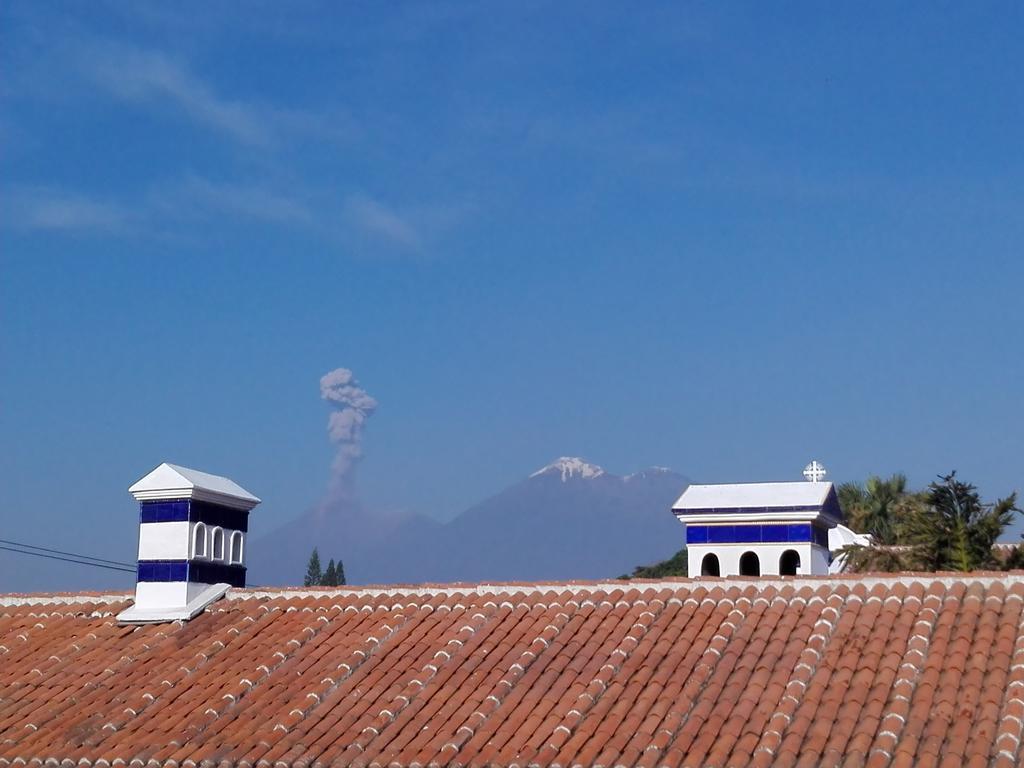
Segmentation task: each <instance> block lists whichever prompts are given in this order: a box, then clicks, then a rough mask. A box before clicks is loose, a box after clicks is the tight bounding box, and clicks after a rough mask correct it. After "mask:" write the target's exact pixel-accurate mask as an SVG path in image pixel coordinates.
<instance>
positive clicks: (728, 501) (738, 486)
mask: <svg viewBox="0 0 1024 768" xmlns="http://www.w3.org/2000/svg"><path fill="white" fill-rule="evenodd" d="M831 490H832V483H808V482H806V481H804V482H794V483H723V484H720V485H691V486H689V487H688V488H687V489H686V490H685V491H683V495H682V496H680V497H679V500H678V501H677V502H676V503H675V504H674V505H673V506H672V508H673V509H676V510H687V509H740V508H747V507H769V508H771V507H810V506H821V505H823V504H824V503H825V500H826V499H827V498H828V494H829V491H831Z"/></svg>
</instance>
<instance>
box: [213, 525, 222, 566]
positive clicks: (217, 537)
mask: <svg viewBox="0 0 1024 768" xmlns="http://www.w3.org/2000/svg"><path fill="white" fill-rule="evenodd" d="M210 549H211V550H212V551H211V552H210V559H211V560H223V559H224V529H223V528H219V527H218V528H214V529H213V546H212V547H211V548H210Z"/></svg>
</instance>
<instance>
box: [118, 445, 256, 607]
mask: <svg viewBox="0 0 1024 768" xmlns="http://www.w3.org/2000/svg"><path fill="white" fill-rule="evenodd" d="M128 492H129V493H131V494H132V495H133V496H134V497H135V498H136V500H137V501H138V502H139V567H138V579H137V581H136V585H135V604H134V605H133V606H132V607H131V608H128V609H127V610H125V611H123V612H122V613H121V614H120V615H119V616H118V617H117V618H118V620H119V621H121V622H123V623H147V622H159V621H173V620H176V619H190V618H192V617H193V616H195V615H196V614H197V613H199V612H200V611H202V610H203V608H205V607H206V606H207V605H209V604H210V603H212V602H213V601H214V600H216V599H218V598H219V597H221V596H222V595H223V594H224V593H225V592H226V591H227V590H228V588H229V587H244V586H245V554H246V553H245V537H246V533H247V532H248V530H249V511H250V510H251V509H252V508H253V507H255V506H256V505H257V504H259V503H260V500H259V499H257V498H256V497H255V496H253V495H252V494H251V493H249V492H248V491H246V490H245V489H244V488H242V487H241V486H239V485H238V484H237V483H235V482H233V481H232V480H229V479H228V478H226V477H218V476H217V475H210V474H207V473H205V472H199V471H197V470H194V469H187V468H185V467H178V466H175V465H174V464H166V463H165V464H161V465H160V466H159V467H157V468H156V469H154V470H153V471H152V472H150V473H149V474H148V475H146V476H145V477H143V478H142V479H141V480H139V481H138V482H137V483H135V484H134V485H133V486H132V487H131V488H129V489H128Z"/></svg>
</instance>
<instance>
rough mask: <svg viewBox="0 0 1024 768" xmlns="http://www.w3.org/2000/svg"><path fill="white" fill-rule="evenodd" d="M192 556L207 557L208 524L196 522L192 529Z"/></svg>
mask: <svg viewBox="0 0 1024 768" xmlns="http://www.w3.org/2000/svg"><path fill="white" fill-rule="evenodd" d="M192 557H206V524H205V523H196V527H195V530H193V531H192Z"/></svg>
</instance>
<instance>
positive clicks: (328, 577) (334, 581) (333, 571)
mask: <svg viewBox="0 0 1024 768" xmlns="http://www.w3.org/2000/svg"><path fill="white" fill-rule="evenodd" d="M320 585H321V586H324V587H336V586H337V585H338V570H337V568H335V566H334V558H331V559H330V561H329V562H328V563H327V568H326V569H325V570H324V577H323V578H322V579H320Z"/></svg>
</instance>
